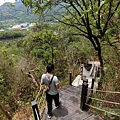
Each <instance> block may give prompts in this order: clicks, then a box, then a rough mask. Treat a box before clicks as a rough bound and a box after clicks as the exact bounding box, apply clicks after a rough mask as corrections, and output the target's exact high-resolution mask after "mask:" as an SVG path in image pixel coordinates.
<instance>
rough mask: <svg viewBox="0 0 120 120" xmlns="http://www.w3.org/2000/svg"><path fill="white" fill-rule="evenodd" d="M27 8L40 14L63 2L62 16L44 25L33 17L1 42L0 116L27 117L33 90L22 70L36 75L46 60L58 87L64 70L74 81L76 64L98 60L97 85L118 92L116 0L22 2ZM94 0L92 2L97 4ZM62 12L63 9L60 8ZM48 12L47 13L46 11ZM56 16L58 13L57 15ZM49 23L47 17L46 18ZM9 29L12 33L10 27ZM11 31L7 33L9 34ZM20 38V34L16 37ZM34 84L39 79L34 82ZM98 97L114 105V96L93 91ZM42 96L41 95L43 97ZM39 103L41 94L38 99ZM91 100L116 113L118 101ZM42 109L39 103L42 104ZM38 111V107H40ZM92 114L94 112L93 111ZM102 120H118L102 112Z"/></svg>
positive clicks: (119, 13)
mask: <svg viewBox="0 0 120 120" xmlns="http://www.w3.org/2000/svg"><path fill="white" fill-rule="evenodd" d="M22 2H23V4H24V5H25V6H26V7H29V8H30V7H31V9H33V8H34V11H35V13H36V14H39V15H40V14H41V15H42V16H41V17H43V16H44V14H48V13H46V11H48V10H49V9H51V10H52V11H54V10H53V9H52V8H54V6H56V5H58V4H59V5H60V6H62V7H63V8H64V9H66V11H65V10H64V12H65V13H64V14H58V15H57V16H53V13H52V15H50V16H51V17H53V18H52V19H51V18H50V19H49V21H50V20H52V21H53V20H57V22H55V23H54V24H53V23H50V22H49V23H47V22H46V21H44V22H43V21H37V22H36V26H34V27H33V28H31V29H30V30H29V31H26V32H22V31H17V32H18V33H19V34H18V33H16V32H15V33H13V35H16V34H17V35H19V36H14V37H12V38H11V37H10V38H9V36H6V35H8V34H4V33H3V32H0V35H1V36H2V35H3V34H4V36H6V37H5V38H6V39H7V38H8V39H7V40H4V41H2V42H0V120H6V119H8V120H19V119H22V117H23V118H26V119H29V118H32V117H33V116H32V110H31V105H30V103H31V101H32V100H34V99H35V97H36V94H37V92H38V88H36V86H35V84H34V83H33V81H32V80H31V78H30V77H29V76H27V75H26V74H23V72H24V73H27V72H29V70H34V71H33V72H32V74H33V75H34V76H36V77H37V78H40V76H41V75H42V74H43V73H44V72H46V70H45V66H46V65H47V64H48V63H52V62H53V63H54V64H55V74H56V75H57V76H58V78H59V80H60V85H61V86H63V85H67V84H68V82H69V81H68V79H69V78H68V77H69V74H68V73H69V72H72V73H73V74H72V76H73V79H74V78H75V77H76V76H77V75H78V74H79V73H80V63H85V61H86V60H91V61H100V64H101V66H100V72H101V79H100V82H99V86H98V87H99V89H101V90H105V91H118V92H119V91H120V87H119V84H120V75H119V72H120V46H119V45H120V24H119V23H120V2H119V0H116V1H115V2H113V0H105V1H102V2H101V0H98V2H96V1H95V0H93V1H91V0H90V1H89V2H87V1H84V0H82V1H81V4H80V2H79V1H77V0H75V2H72V1H71V0H66V1H63V2H62V3H61V2H60V1H59V2H58V1H45V2H44V0H40V1H39V3H37V2H38V1H36V2H32V1H31V0H28V1H27V2H26V1H25V0H22ZM96 4H97V6H96ZM62 12H63V11H62ZM50 13H51V12H49V14H50ZM60 15H61V16H60ZM47 21H48V18H47ZM10 32H14V31H10ZM10 35H11V34H10ZM19 37H20V38H19ZM38 82H39V81H38ZM95 96H97V98H103V99H105V100H111V99H112V100H113V101H114V102H117V103H119V101H120V95H119V94H114V95H111V94H95ZM43 97H44V95H43ZM41 99H42V100H41V105H42V104H43V103H42V102H43V98H41ZM92 104H95V105H96V106H98V105H99V106H100V107H103V108H105V109H108V110H111V109H112V110H113V113H114V112H116V111H115V110H116V109H117V110H118V111H117V112H118V113H120V106H119V105H110V104H102V103H100V104H98V103H96V102H95V101H93V103H92ZM42 107H44V106H42ZM41 109H42V108H41ZM92 112H96V111H94V110H93V111H92ZM101 116H102V117H103V118H104V119H105V120H109V119H113V120H119V118H115V117H114V116H107V114H104V113H103V114H102V115H101Z"/></svg>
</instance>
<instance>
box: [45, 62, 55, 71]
mask: <svg viewBox="0 0 120 120" xmlns="http://www.w3.org/2000/svg"><path fill="white" fill-rule="evenodd" d="M46 69H47V72H48V73H51V71H52V70H54V65H53V64H48V65H47V68H46Z"/></svg>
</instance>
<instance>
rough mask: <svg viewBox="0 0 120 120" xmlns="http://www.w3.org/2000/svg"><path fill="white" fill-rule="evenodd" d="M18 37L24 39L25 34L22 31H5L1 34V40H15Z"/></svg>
mask: <svg viewBox="0 0 120 120" xmlns="http://www.w3.org/2000/svg"><path fill="white" fill-rule="evenodd" d="M18 37H24V34H23V33H22V32H21V31H14V30H11V31H4V32H0V39H14V38H18Z"/></svg>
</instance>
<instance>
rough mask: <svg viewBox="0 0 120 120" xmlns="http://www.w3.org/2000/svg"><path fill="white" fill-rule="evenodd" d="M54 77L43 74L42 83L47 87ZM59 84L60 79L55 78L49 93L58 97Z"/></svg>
mask: <svg viewBox="0 0 120 120" xmlns="http://www.w3.org/2000/svg"><path fill="white" fill-rule="evenodd" d="M52 76H53V75H51V76H47V75H46V74H43V75H42V77H41V83H42V84H45V85H49V82H50V81H51V78H52ZM58 84H59V81H58V78H57V76H54V77H53V80H52V82H51V84H50V89H49V91H48V94H50V95H56V94H57V93H58V90H57V88H56V85H58Z"/></svg>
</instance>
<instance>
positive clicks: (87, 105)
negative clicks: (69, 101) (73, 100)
mask: <svg viewBox="0 0 120 120" xmlns="http://www.w3.org/2000/svg"><path fill="white" fill-rule="evenodd" d="M85 105H87V106H89V107H91V108H94V109H97V110H99V111H102V112H105V113H108V114H111V115H114V116H117V117H120V115H118V114H115V113H112V112H109V111H106V110H103V109H101V108H98V107H95V106H92V105H89V104H87V103H85Z"/></svg>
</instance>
